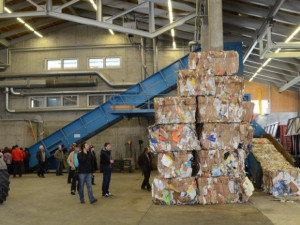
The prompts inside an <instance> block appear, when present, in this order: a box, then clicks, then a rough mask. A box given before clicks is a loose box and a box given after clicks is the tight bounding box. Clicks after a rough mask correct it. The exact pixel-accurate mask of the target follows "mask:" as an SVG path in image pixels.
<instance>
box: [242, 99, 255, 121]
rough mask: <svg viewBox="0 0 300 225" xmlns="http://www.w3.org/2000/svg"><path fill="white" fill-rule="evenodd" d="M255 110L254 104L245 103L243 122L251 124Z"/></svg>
mask: <svg viewBox="0 0 300 225" xmlns="http://www.w3.org/2000/svg"><path fill="white" fill-rule="evenodd" d="M253 110H254V103H252V102H243V116H242V120H243V122H249V123H250V122H251V121H252V119H253Z"/></svg>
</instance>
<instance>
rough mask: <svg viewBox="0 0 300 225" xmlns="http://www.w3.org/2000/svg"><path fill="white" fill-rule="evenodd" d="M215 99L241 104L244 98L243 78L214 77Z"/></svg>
mask: <svg viewBox="0 0 300 225" xmlns="http://www.w3.org/2000/svg"><path fill="white" fill-rule="evenodd" d="M215 85H216V95H215V96H216V97H217V98H219V99H220V100H221V101H229V102H232V103H242V102H243V97H244V88H245V85H244V78H243V77H241V76H216V78H215Z"/></svg>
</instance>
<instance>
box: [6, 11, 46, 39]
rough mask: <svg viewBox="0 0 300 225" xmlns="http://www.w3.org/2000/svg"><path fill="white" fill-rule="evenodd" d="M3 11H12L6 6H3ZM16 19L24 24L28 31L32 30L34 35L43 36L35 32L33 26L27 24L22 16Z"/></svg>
mask: <svg viewBox="0 0 300 225" xmlns="http://www.w3.org/2000/svg"><path fill="white" fill-rule="evenodd" d="M4 11H5V12H7V13H9V14H11V13H12V11H11V10H10V9H9V8H7V7H4ZM17 20H18V21H19V22H20V23H22V24H24V26H25V27H26V28H27V29H29V30H30V31H32V32H33V33H34V34H35V35H37V36H38V37H40V38H42V37H43V35H41V34H40V33H39V32H37V31H36V30H34V28H33V27H31V26H30V25H29V24H27V23H25V21H24V20H23V19H22V18H20V17H17Z"/></svg>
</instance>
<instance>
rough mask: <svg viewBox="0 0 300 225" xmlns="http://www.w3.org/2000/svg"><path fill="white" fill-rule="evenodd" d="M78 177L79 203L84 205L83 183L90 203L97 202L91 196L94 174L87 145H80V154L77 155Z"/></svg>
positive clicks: (91, 157)
mask: <svg viewBox="0 0 300 225" xmlns="http://www.w3.org/2000/svg"><path fill="white" fill-rule="evenodd" d="M77 158H78V162H79V166H78V177H79V197H80V202H81V203H85V201H84V193H83V188H84V183H86V186H87V191H88V196H89V199H90V203H91V204H94V203H95V202H97V199H96V198H95V197H94V195H93V189H92V174H93V172H94V160H93V156H92V153H91V151H90V150H89V144H87V143H83V144H81V152H80V153H78V156H77Z"/></svg>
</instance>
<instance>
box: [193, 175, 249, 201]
mask: <svg viewBox="0 0 300 225" xmlns="http://www.w3.org/2000/svg"><path fill="white" fill-rule="evenodd" d="M197 181H198V187H199V203H200V204H201V205H207V204H226V203H243V202H247V201H248V199H249V197H250V196H247V195H246V192H245V191H244V187H243V183H244V182H245V178H243V179H241V178H234V179H232V178H229V177H212V178H203V177H199V178H198V179H197ZM247 193H248V194H249V195H250V194H252V193H251V192H249V191H247Z"/></svg>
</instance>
